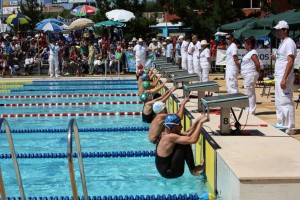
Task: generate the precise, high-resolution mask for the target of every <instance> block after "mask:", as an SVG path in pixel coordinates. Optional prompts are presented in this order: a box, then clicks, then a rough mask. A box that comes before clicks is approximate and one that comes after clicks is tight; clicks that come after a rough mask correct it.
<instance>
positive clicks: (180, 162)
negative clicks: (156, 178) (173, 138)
mask: <svg viewBox="0 0 300 200" xmlns="http://www.w3.org/2000/svg"><path fill="white" fill-rule="evenodd" d="M159 142H160V138H159V139H158V140H157V143H156V155H155V165H156V168H157V171H158V172H159V173H160V175H161V176H162V177H164V178H178V177H180V176H182V175H183V173H184V164H185V163H184V161H186V162H187V165H188V167H189V169H190V170H192V169H194V168H195V163H194V157H193V151H192V147H191V145H189V144H187V145H183V144H176V145H175V146H174V149H173V152H172V153H171V154H170V155H169V156H167V157H160V156H159V155H157V147H158V145H159Z"/></svg>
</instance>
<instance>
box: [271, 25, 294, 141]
mask: <svg viewBox="0 0 300 200" xmlns="http://www.w3.org/2000/svg"><path fill="white" fill-rule="evenodd" d="M274 28H275V29H276V35H277V37H278V38H279V39H280V40H281V42H280V44H279V47H278V49H277V51H276V56H275V55H272V59H273V60H275V61H276V62H275V74H274V75H275V78H276V81H275V106H276V115H277V126H284V127H286V128H287V130H286V133H287V134H290V135H291V134H294V133H295V131H294V130H293V129H294V128H295V108H294V101H293V92H294V90H293V84H294V79H295V76H294V71H293V70H294V62H295V58H296V56H297V48H296V44H295V42H294V41H293V40H292V39H291V38H290V37H289V36H288V35H289V25H288V23H287V22H286V21H283V20H282V21H279V22H278V24H277V25H276V26H275V27H274Z"/></svg>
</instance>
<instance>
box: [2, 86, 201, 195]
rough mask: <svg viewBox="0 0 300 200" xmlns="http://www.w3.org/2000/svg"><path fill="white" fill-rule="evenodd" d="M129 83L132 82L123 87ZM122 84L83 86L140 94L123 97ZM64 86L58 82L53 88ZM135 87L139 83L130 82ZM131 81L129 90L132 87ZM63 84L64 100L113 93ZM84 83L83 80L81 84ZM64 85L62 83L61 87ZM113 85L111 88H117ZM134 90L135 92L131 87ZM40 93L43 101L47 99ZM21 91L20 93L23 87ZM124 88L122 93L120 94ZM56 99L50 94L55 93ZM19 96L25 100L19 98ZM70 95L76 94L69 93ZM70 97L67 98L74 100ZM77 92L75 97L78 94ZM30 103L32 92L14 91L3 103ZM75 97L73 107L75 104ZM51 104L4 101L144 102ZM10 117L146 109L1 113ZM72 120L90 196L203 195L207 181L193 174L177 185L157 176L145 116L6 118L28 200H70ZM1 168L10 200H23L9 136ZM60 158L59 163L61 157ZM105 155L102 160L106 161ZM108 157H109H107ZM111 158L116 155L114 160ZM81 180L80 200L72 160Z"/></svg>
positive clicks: (100, 107)
mask: <svg viewBox="0 0 300 200" xmlns="http://www.w3.org/2000/svg"><path fill="white" fill-rule="evenodd" d="M126 81H127V80H126ZM126 81H124V83H122V82H120V81H116V82H114V81H108V82H104V81H90V80H89V81H87V82H85V83H106V84H108V83H109V84H113V83H118V84H119V85H118V87H122V89H121V90H116V91H110V92H109V93H111V94H113V93H116V92H117V91H122V94H133V93H137V90H136V89H135V90H126V89H124V88H127V87H128V85H126V84H127V83H128V82H126ZM56 82H57V83H63V82H59V81H55V82H54V83H51V82H47V84H49V85H50V84H52V85H54V84H57V83H56ZM131 82H133V83H135V84H136V81H133V80H132V81H131ZM131 82H130V81H129V83H131ZM42 83H43V84H44V85H45V83H46V81H45V82H44V81H33V82H32V83H30V85H31V86H30V87H32V88H34V87H37V88H39V86H38V85H39V84H42ZM64 83H65V84H63V85H60V86H55V87H56V89H58V90H59V91H56V92H55V93H56V95H63V94H67V93H68V92H66V91H63V90H61V89H63V88H64V87H65V85H68V89H74V90H75V89H76V94H93V93H97V94H109V93H107V91H106V90H105V91H101V90H99V91H98V90H97V91H95V90H89V89H82V88H79V87H78V86H77V85H76V84H77V83H79V82H77V81H64ZM80 83H84V81H80ZM57 85H59V84H57ZM112 86H113V85H112ZM129 86H132V87H136V85H129ZM26 87H27V86H23V88H26ZM41 87H45V88H46V89H45V90H46V91H39V94H41V95H46V94H49V90H47V86H41ZM19 89H20V90H21V88H19ZM123 89H124V90H123ZM51 92H52V91H51ZM21 93H22V94H21ZM70 93H72V91H71V90H70ZM70 93H69V94H70ZM73 93H74V91H73ZM0 95H1V94H0ZM7 95H11V96H15V97H19V96H20V95H26V96H30V95H31V96H32V95H35V94H33V92H32V91H24V90H23V91H20V92H11V93H9V94H7V93H6V94H4V95H2V96H7ZM75 98H76V100H75ZM75 98H72V97H54V98H50V97H49V98H26V97H25V98H9V99H8V98H0V104H8V103H9V104H13V103H24V104H25V103H32V102H43V101H44V102H54V103H59V102H72V100H74V102H97V101H102V102H108V101H116V102H124V101H128V100H130V101H139V99H138V97H137V96H129V97H127V96H114V97H109V96H106V97H89V96H81V97H75ZM0 108H1V113H2V110H4V111H5V113H12V114H16V113H25V112H26V113H39V114H40V113H51V112H59V113H70V112H74V113H78V112H80V113H84V112H93V110H96V111H109V112H118V111H121V110H122V111H124V110H123V109H125V111H141V109H142V104H122V105H120V104H109V105H88V106H86V105H77V106H59V105H58V106H56V105H55V106H23V107H22V106H21V107H13V106H1V107H0ZM71 118H76V120H77V123H78V126H79V129H80V130H81V131H80V138H81V147H82V151H83V152H84V153H85V154H84V155H87V156H86V157H85V158H83V162H84V167H85V174H86V175H85V176H86V183H87V189H88V194H89V196H105V195H108V196H109V195H111V196H114V195H133V196H135V195H145V196H147V195H166V196H167V195H168V194H171V195H173V194H201V193H203V192H205V191H206V188H205V182H204V180H203V177H193V176H191V175H190V173H189V172H188V170H186V172H185V173H184V175H183V176H182V177H180V178H178V179H174V180H167V179H164V178H162V177H160V175H159V174H158V172H157V171H156V168H155V165H154V157H153V155H154V150H155V145H153V144H151V143H150V142H149V141H148V132H147V128H148V127H149V125H148V124H146V123H143V122H141V116H140V115H113V116H75V117H71V116H55V117H12V118H8V119H7V120H8V122H9V123H10V127H11V129H12V130H13V133H12V137H13V139H14V143H15V149H16V153H17V154H18V156H19V157H20V158H18V162H19V166H20V172H21V176H22V180H23V185H24V191H25V195H26V196H27V197H30V196H31V197H45V196H47V197H51V196H58V197H60V196H63V197H65V196H72V191H71V184H70V178H69V174H68V165H67V159H66V158H64V155H65V154H66V152H67V131H66V129H67V126H68V122H69V120H70V119H71ZM0 139H1V141H3V142H1V144H2V145H1V149H0V150H1V155H0V164H1V169H2V174H3V179H4V183H5V189H6V193H7V196H8V197H18V196H19V191H18V188H17V181H16V177H15V175H14V171H13V167H12V161H11V159H7V158H5V155H6V154H9V149H8V144H7V140H6V135H5V134H0ZM59 155H60V156H59ZM101 155H102V156H101ZM103 155H111V156H107V157H104V156H103ZM113 155H114V156H113ZM74 164H75V172H76V180H77V186H78V194H79V196H82V195H83V192H82V189H81V187H80V185H81V184H80V182H81V180H80V174H79V168H78V165H77V160H76V159H74Z"/></svg>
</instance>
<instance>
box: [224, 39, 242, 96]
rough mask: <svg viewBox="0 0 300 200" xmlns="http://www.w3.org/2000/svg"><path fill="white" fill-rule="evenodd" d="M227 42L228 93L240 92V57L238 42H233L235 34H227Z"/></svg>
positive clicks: (226, 76)
mask: <svg viewBox="0 0 300 200" xmlns="http://www.w3.org/2000/svg"><path fill="white" fill-rule="evenodd" d="M226 42H227V44H228V48H227V50H226V72H225V79H226V87H227V92H228V94H234V93H238V92H239V89H238V75H239V67H240V63H239V59H238V49H237V46H236V44H235V43H234V42H233V35H232V34H227V35H226Z"/></svg>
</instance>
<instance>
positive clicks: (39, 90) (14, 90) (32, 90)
mask: <svg viewBox="0 0 300 200" xmlns="http://www.w3.org/2000/svg"><path fill="white" fill-rule="evenodd" d="M137 89H138V88H101V89H99V88H90V89H87V90H98V91H99V90H137ZM37 91H38V92H41V91H51V92H53V91H78V89H77V88H76V89H72V88H69V89H50V90H49V89H22V90H16V89H13V90H10V92H37Z"/></svg>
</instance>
